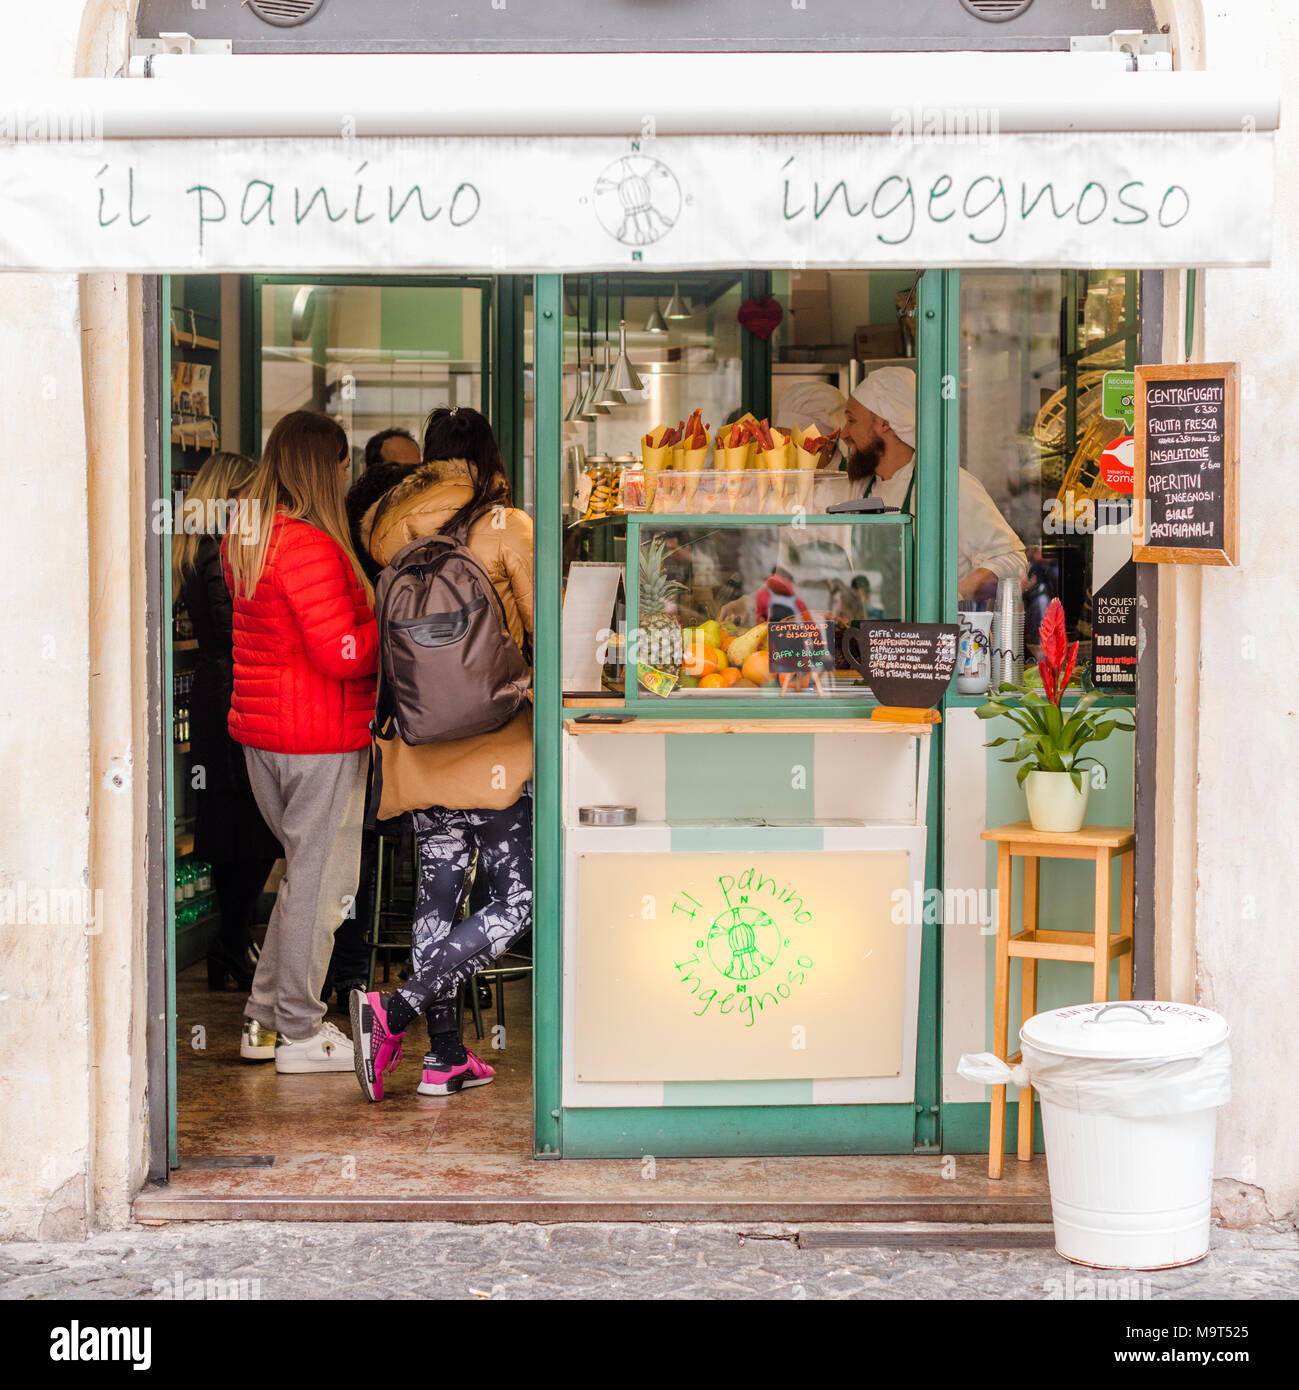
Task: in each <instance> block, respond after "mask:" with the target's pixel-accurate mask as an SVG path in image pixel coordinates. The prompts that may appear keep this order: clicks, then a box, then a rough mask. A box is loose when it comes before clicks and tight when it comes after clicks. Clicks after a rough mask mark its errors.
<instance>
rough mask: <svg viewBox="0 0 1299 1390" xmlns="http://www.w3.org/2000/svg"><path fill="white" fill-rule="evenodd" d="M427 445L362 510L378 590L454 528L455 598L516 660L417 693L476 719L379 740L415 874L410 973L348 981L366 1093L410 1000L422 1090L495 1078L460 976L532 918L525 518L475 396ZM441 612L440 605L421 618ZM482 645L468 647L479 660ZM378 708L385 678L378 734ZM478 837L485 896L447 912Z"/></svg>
mask: <svg viewBox="0 0 1299 1390" xmlns="http://www.w3.org/2000/svg"><path fill="white" fill-rule="evenodd" d="M423 452H424V463H423V464H422V465H421V466H420V467H419V468H418V469H416V471H415V472H414V473H412V474H411V475H410V476H409V477H407V478H405V479H403V480H402V481H401V482H400V483H398V484H397V486H396V487H394V488H393V489H392V490H391V491H390V492H388V493H387V495H386V496H385V497H384V498H383V499H382V501H381V502H379V503H378V504H376V506H375V508H374V510H373V512H372V513H371V514H370V515H369V516H367V517H366V519H365V520H364V521H363V522H362V526H361V534H362V539H363V540H365V541H366V543H367V545H368V547H369V550H370V554H371V555H372V556H373V557H374V559H375V561H376V562H377V563H378V564H380V565H385V566H387V565H392V566H393V567H392V569H390V570H388V571H387V573H386V575H385V579H384V581H381V583H380V594H381V595H384V594H386V593H387V592H389V591H388V590H386V589H385V587H384V585H385V583H389V582H390V580H389V576H391V575H392V574H393V573H394V571H399V570H400V565H401V558H402V557H401V552H402V551H403V550H405V549H406V548H407V547H410V546H412V544H413V543H417V542H420V541H421V540H422V539H425V538H431V537H435V536H444V537H448V538H450V539H451V540H452V541H459V542H460V545H461V546H462V547H463V548H464V549H465V550H467V551H468V552H469V554H468V556H467V557H464V558H458V559H456V561H455V571H454V572H455V575H456V584H457V585H459V586H460V588H459V590H458V591H459V592H461V593H462V594H463V595H464V596H465V599H464V601H465V604H466V607H465V610H464V611H465V612H466V613H469V614H470V615H471V617H470V619H469V621H473V618H472V615H473V614H474V613H475V612H476V613H477V614H478V615H479V616H480V618H481V620H482V621H484V622H486V621H487V616H488V615H490V625H491V626H490V630H488V629H482V630H481V631H482V633H483V635H484V636H485V637H487V638H489V639H490V640H489V641H488V642H487V643H486V645H487V646H490V645H491V643H496V644H497V649H496V650H494V651H491V652H489V653H488V657H489V659H490V658H493V657H494V658H496V659H497V661H498V664H499V659H500V657H501V651H500V650H499V644H500V643H501V642H502V641H505V643H506V646H507V647H508V653H507V660H506V661H505V663H504V665H505V668H506V672H507V675H508V673H509V671H510V670H511V669H513V670H516V671H517V673H518V678H517V679H515V680H513V681H510V680H506V682H505V683H504V685H503V686H500V687H499V688H497V689H495V690H494V692H489V693H487V694H482V695H478V694H469V693H467V692H471V691H475V690H477V689H478V687H477V686H476V685H475V675H476V673H475V672H474V671H466V672H459V671H452V672H449V673H448V674H449V676H450V677H451V679H449V680H447V681H446V682H445V684H443V685H441V686H440V688H439V689H437V690H429V691H427V692H426V694H427V697H428V700H429V701H430V702H433V704H434V705H435V706H436V705H437V704H438V702H445V701H452V702H454V701H456V700H457V691H460V694H459V697H458V698H459V699H460V700H462V701H473V702H474V704H475V708H453V709H452V710H449V711H445V717H446V718H447V720H448V722H449V723H452V724H454V723H457V722H458V723H459V724H460V725H461V726H462V727H479V728H482V729H483V730H485V731H484V732H475V733H471V734H469V735H467V736H465V737H457V738H452V739H450V740H442V739H439V740H438V741H431V742H410V743H408V742H406V741H405V740H404V739H403V738H402V737H400V736H397V737H391V738H383V737H381V738H380V739H379V740H378V741H377V742H376V746H375V759H376V771H375V776H376V779H378V780H379V781H380V784H381V796H380V804H379V811H378V814H379V817H380V818H381V819H385V820H386V819H388V818H389V817H392V816H397V815H400V814H402V813H403V812H407V811H409V812H410V813H411V815H412V819H413V821H414V826H415V836H416V842H417V844H418V847H419V861H420V873H419V879H420V884H419V900H418V902H417V904H416V909H415V917H414V922H413V924H412V941H411V977H410V979H409V980H407V982H406V983H405V984H404V985H402V986H401V987H400V988H399V989H397V990H395V991H394V992H393V993H391V994H386V995H385V994H379V993H377V992H373V991H372V992H369V993H366V992H363V991H361V990H355V991H354V992H353V994H352V1000H351V1017H352V1037H353V1042H354V1045H355V1058H356V1074H357V1079H358V1080H359V1081H360V1083H361V1089H362V1090H363V1091H364V1092H365V1094H366V1096H367V1097H368V1098H369V1099H370V1100H382V1099H383V1074H384V1072H385V1071H390V1070H392V1068H393V1067H395V1066H396V1065H397V1063H398V1062H399V1061H400V1060H401V1046H402V1038H403V1034H404V1033H405V1030H406V1028H407V1027H408V1026H409V1025H410V1023H411V1022H413V1020H414V1019H415V1018H416V1017H418V1015H420V1014H421V1013H423V1014H425V1015H426V1016H427V1021H428V1030H429V1049H428V1052H427V1053H426V1054H425V1057H424V1074H423V1077H422V1079H421V1081H420V1084H419V1088H418V1089H419V1093H420V1094H421V1095H426V1096H430V1095H431V1096H445V1095H451V1094H454V1093H455V1092H457V1091H460V1090H462V1089H464V1088H466V1087H471V1086H484V1085H486V1084H487V1083H488V1082H489V1081H491V1080H492V1079H493V1078H494V1076H495V1074H496V1073H495V1071H494V1070H493V1069H492V1068H491V1067H490V1066H488V1065H487V1064H486V1063H485V1062H483V1061H482V1060H481V1059H479V1058H478V1057H477V1056H475V1055H474V1053H473V1052H471V1051H470V1050H469V1049H468V1048H466V1047H465V1046H464V1045H463V1043H462V1042H461V1040H460V1037H459V1034H458V1032H457V1028H456V991H457V990H458V989H459V987H460V986H461V985H462V984H463V983H465V981H467V980H468V979H470V978H471V977H472V976H473V975H474V974H475V972H477V971H478V970H481V969H482V968H483V967H484V966H485V965H487V964H488V963H489V962H490V961H493V960H495V959H497V958H498V957H499V956H501V955H502V954H504V952H505V951H506V950H508V949H509V947H510V946H511V945H512V944H513V943H514V942H515V941H517V940H518V939H519V937H520V936H522V935H523V934H524V932H526V931H527V930H528V928H529V927H530V926H531V922H532V797H531V793H530V785H529V784H530V779H531V777H532V707H531V704H530V703H529V702H528V700H527V698H526V696H525V691H526V688H527V685H528V681H529V677H528V673H527V667H526V665H525V663H524V661H523V658H522V657H521V656H519V655H518V653H517V652H516V651H515V648H518V649H519V650H520V651H521V650H522V648H523V647H524V643H525V641H526V639H527V638H528V637H530V635H531V632H532V521H531V519H530V518H529V517H528V515H527V514H526V513H525V512H522V511H519V510H517V509H516V508H514V507H511V506H510V504H509V503H510V497H509V484H508V482H507V481H506V478H505V471H504V465H503V464H502V461H501V455H500V450H499V448H498V447H497V444H496V439H495V436H494V435H493V434H492V428H491V425H490V424H488V422H487V420H486V419H485V418H484V417H483V416H482V415H480V414H479V413H478V411H476V410H471V409H467V408H465V407H460V408H451V409H445V408H443V409H439V410H435V411H433V413H432V414H431V415H430V416H429V418H428V422H427V424H426V426H425V431H424V451H423ZM394 557H395V558H396V560H397V563H396V564H395V565H394V564H393V561H394ZM475 576H478V577H479V578H480V579H481V582H482V584H484V585H485V584H487V583H490V585H491V586H492V588H493V589H494V590H495V594H494V595H492V594H491V591H490V590H489V591H488V593H487V595H486V596H485V597H488V598H495V599H499V604H496V603H489V604H485V603H484V602H483V598H484V596H483V595H481V594H480V595H479V596H478V597H477V598H472V597H470V591H471V590H472V589H473V587H474V585H475V582H476V580H475ZM439 606H440V605H437V604H435V605H434V608H435V610H436V609H437V608H438V607H439ZM381 607H382V599H381ZM436 618H437V613H436V612H435V613H434V614H433V615H432V616H431V617H430V618H426V619H425V620H424V621H426V622H429V621H433V622H435V621H436ZM409 621H412V622H413V621H415V620H413V619H412V620H409ZM408 626H409V623H408ZM501 629H503V630H504V632H503V633H502V631H501ZM504 634H508V639H506V638H505V637H504ZM385 640H388V638H387V637H386V638H385ZM452 649H453V648H452V647H451V646H448V647H447V648H446V650H447V651H450V650H452ZM483 650H484V648H483V647H479V648H477V649H476V651H477V658H476V659H479V658H481V657H482V653H483ZM387 655H388V653H387V651H385V656H387ZM457 659H458V658H457ZM386 669H387V668H386V667H385V670H386ZM493 693H494V694H495V695H496V696H497V697H501V698H503V700H504V704H503V705H502V708H504V709H506V710H507V711H508V713H507V715H506V717H505V720H504V722H501V721H500V718H499V716H498V715H497V714H496V713H495V712H494V710H495V706H494V703H493ZM435 713H436V712H435ZM384 718H385V695H384V691H383V689H382V686H381V689H380V700H379V720H380V722H381V728H380V731H381V733H382V732H383V729H382V721H383V720H384ZM407 732H408V733H409V732H410V730H409V728H408V729H407ZM475 850H476V851H477V853H478V874H479V875H480V876H481V877H482V878H483V880H485V883H486V889H487V895H486V897H487V900H486V902H485V903H484V905H483V906H482V908H481V909H480V910H478V911H477V912H474V913H473V914H472V915H471V916H470V917H468V918H466V919H465V920H464V921H457V918H458V916H459V908H460V904H461V901H462V899H463V897H464V888H465V880H466V877H467V875H468V871H469V866H470V862H471V860H472V858H473V854H474V851H475Z"/></svg>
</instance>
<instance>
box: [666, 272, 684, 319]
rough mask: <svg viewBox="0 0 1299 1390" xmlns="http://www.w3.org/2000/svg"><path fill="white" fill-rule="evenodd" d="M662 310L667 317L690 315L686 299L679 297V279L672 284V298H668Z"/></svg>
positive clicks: (674, 317)
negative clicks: (666, 304) (665, 306)
mask: <svg viewBox="0 0 1299 1390" xmlns="http://www.w3.org/2000/svg"><path fill="white" fill-rule="evenodd" d="M663 312H664V314H665V315H666V316H667V317H668V318H669V319H688V318H689V317H690V309H689V307H688V306H687V304H686V301H685V300H684V299H682V298H681V281H680V280H678V281H677V282H676V283H675V284H674V285H673V286H672V298H671V299H669V300H668V307H667V308H666V309H664V311H663Z"/></svg>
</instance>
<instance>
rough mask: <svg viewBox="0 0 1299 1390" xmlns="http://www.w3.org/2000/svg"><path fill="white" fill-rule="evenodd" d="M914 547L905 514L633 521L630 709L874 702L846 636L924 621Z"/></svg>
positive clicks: (627, 645) (621, 648) (618, 653)
mask: <svg viewBox="0 0 1299 1390" xmlns="http://www.w3.org/2000/svg"><path fill="white" fill-rule="evenodd" d="M911 538H912V519H911V517H910V516H908V515H903V514H899V513H884V514H879V515H855V516H848V515H839V516H814V515H809V516H797V517H769V516H734V517H731V516H711V517H685V516H671V515H668V516H654V515H632V516H629V517H628V518H627V547H626V557H627V558H626V573H625V581H624V583H625V587H624V592H625V595H626V624H625V630H624V631H623V632H622V633H619V634H618V635H617V637H616V638H615V641H614V643H613V644H612V645H613V653H612V654H613V656H614V658H615V660H616V661H619V662H620V665H621V668H622V687H623V690H624V693H625V697H626V700H627V703H628V706H629V707H630V706H632V705H639V706H646V705H649V706H652V707H655V708H658V709H662V708H663V705H664V703H665V702H671V703H672V704H673V705H675V706H677V707H678V711H679V709H680V707H681V706H683V705H687V704H689V703H690V702H691V701H704V700H723V701H734V700H737V699H744V698H748V699H759V700H764V701H765V700H781V699H784V700H807V699H813V700H815V699H821V698H826V697H831V696H833V697H839V698H844V697H847V698H861V697H866V698H869V696H870V691H869V689H868V688H867V686H866V684H865V682H864V681H863V680H862V677H861V676H860V674H859V673H858V672H857V671H856V670H855V669H853V667H852V666H851V665H850V663H849V661H848V659H847V657H846V656H845V654H844V651H843V636H844V634H845V632H847V631H848V630H849V629H850V628H852V627H854V626H856V625H858V624H860V623H862V622H865V621H867V620H870V619H887V620H891V621H906V620H908V619H909V618H910V617H911V616H912V584H911V572H912V571H911V544H912V539H911ZM776 624H782V626H780V627H774V626H773V625H776ZM773 634H774V636H775V637H776V638H777V639H779V640H775V641H773ZM791 642H792V643H793V645H790V643H791Z"/></svg>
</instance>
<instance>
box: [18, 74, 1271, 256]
mask: <svg viewBox="0 0 1299 1390" xmlns="http://www.w3.org/2000/svg"><path fill="white" fill-rule="evenodd" d="M1128 63H1129V60H1128V59H1127V57H1126V56H1125V55H1120V54H1108V53H1107V54H1101V53H1000V54H990V53H909V54H878V53H877V54H853V53H833V54H812V53H760V54H738V53H725V54H717V55H708V54H545V55H534V54H479V55H464V54H457V55H379V56H374V55H334V56H317V55H310V56H306V55H302V56H299V55H295V56H237V57H229V56H225V57H217V56H174V57H173V56H157V57H154V58H151V59H148V60H141V59H136V60H133V63H132V71H133V73H136V74H138V76H137V77H133V78H129V79H117V80H92V79H80V80H71V81H64V82H62V83H41V84H39V85H36V84H34V85H33V86H32V88H31V89H30V90H28V91H10V92H9V93H7V105H6V107H5V109H4V110H0V266H2V267H6V268H21V269H49V270H92V269H121V270H132V271H146V270H173V271H181V270H190V271H196V270H199V271H217V270H252V269H263V270H297V269H311V270H316V271H323V270H374V269H383V270H412V271H420V270H444V269H445V270H475V271H484V270H499V271H506V270H508V271H545V270H569V269H571V270H577V269H596V270H603V269H608V270H615V271H616V270H620V269H632V268H640V269H654V268H662V269H670V268H681V269H685V268H690V267H722V266H726V267H744V266H754V267H781V266H788V265H804V266H863V267H870V266H876V267H911V266H922V265H943V266H951V267H964V266H998V265H1037V266H1056V265H1059V266H1089V265H1098V266H1104V265H1122V266H1127V267H1133V268H1145V267H1150V268H1156V267H1175V266H1181V265H1197V266H1206V265H1259V264H1266V263H1267V261H1268V259H1269V256H1270V251H1271V223H1272V202H1273V168H1272V166H1273V151H1272V132H1273V131H1274V130H1275V129H1276V128H1277V125H1278V121H1279V97H1278V95H1277V91H1276V89H1275V87H1271V86H1269V85H1268V84H1267V83H1265V82H1263V81H1261V80H1258V79H1253V80H1251V82H1250V83H1249V84H1248V85H1245V84H1243V83H1241V82H1239V81H1238V80H1235V79H1226V78H1223V77H1219V76H1217V75H1215V74H1212V73H1199V72H1194V73H1175V72H1166V71H1135V72H1134V71H1129V70H1128ZM146 68H147V72H148V76H145V75H144V73H145V71H146Z"/></svg>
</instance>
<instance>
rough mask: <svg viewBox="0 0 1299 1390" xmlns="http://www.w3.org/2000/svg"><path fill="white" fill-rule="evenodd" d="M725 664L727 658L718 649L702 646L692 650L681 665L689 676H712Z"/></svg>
mask: <svg viewBox="0 0 1299 1390" xmlns="http://www.w3.org/2000/svg"><path fill="white" fill-rule="evenodd" d="M725 663H726V658H725V657H724V656H723V655H722V654H721V652H719V651H718V650H717V648H716V647H710V646H708V645H707V644H701V645H699V646H694V647H691V648H690V650H689V651H688V652H687V653H686V656H685V660H684V661H682V663H681V669H682V670H683V671H684V672H685V673H686V675H688V676H711V675H714V674H715V673H716V672H717V670H718V669H719V668H720V667H721V666H723V665H725Z"/></svg>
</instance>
